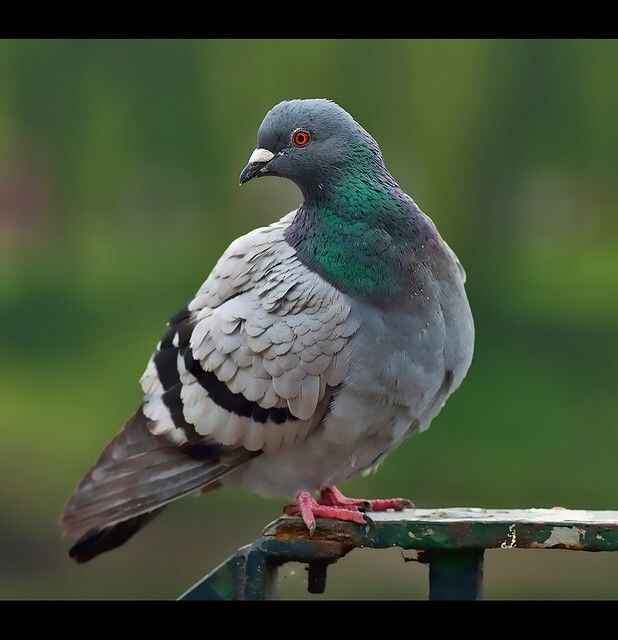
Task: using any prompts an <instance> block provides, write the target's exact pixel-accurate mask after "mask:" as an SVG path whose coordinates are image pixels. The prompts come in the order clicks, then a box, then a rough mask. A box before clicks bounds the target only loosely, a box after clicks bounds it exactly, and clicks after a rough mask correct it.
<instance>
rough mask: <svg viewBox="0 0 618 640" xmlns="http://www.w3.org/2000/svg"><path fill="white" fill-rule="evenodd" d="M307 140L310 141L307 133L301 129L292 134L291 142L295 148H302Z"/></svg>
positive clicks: (306, 143)
mask: <svg viewBox="0 0 618 640" xmlns="http://www.w3.org/2000/svg"><path fill="white" fill-rule="evenodd" d="M309 140H311V136H310V135H309V132H307V131H303V130H302V129H298V131H294V133H293V134H292V142H293V143H294V144H295V145H296V146H297V147H304V146H306V145H308V144H309Z"/></svg>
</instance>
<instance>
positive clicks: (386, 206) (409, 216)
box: [286, 171, 416, 298]
mask: <svg viewBox="0 0 618 640" xmlns="http://www.w3.org/2000/svg"><path fill="white" fill-rule="evenodd" d="M415 208H416V207H415V205H414V203H413V201H412V200H411V198H409V197H408V196H407V195H405V194H404V193H403V192H402V191H401V189H400V188H399V186H398V185H397V183H396V182H395V181H394V180H393V178H392V177H391V176H390V175H389V174H388V173H387V172H386V171H384V172H380V173H379V174H377V175H370V174H369V173H368V172H346V173H344V174H343V175H342V176H341V177H339V179H336V180H335V181H333V183H332V184H328V183H325V184H320V185H319V188H318V189H316V190H315V191H314V192H313V193H312V194H311V197H309V198H306V200H305V202H304V203H303V205H302V207H301V208H300V209H299V211H298V213H297V215H296V218H295V220H294V222H293V223H292V225H290V227H289V229H288V231H287V235H286V237H287V239H288V241H289V242H290V244H292V246H294V247H295V248H296V251H297V254H298V256H299V258H300V259H301V260H302V261H303V262H304V263H305V264H306V265H307V266H308V267H309V268H311V269H313V270H314V271H317V272H318V273H320V275H322V277H324V278H325V279H326V280H328V281H329V282H330V283H331V284H333V285H334V286H336V287H337V288H339V289H341V290H342V291H344V292H346V293H349V294H352V295H355V296H360V297H367V298H387V297H393V296H398V295H399V294H402V293H403V292H404V287H405V283H406V282H407V277H406V269H405V265H406V264H408V262H409V261H408V260H406V256H407V255H408V254H409V252H410V250H411V244H413V242H414V238H415V235H416V223H415V216H414V210H415Z"/></svg>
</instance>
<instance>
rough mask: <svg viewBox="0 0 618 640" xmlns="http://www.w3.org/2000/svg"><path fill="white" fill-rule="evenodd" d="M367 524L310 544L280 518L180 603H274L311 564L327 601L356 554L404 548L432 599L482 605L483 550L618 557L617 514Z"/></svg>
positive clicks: (456, 511)
mask: <svg viewBox="0 0 618 640" xmlns="http://www.w3.org/2000/svg"><path fill="white" fill-rule="evenodd" d="M369 518H370V519H369ZM368 520H369V522H368V524H367V525H364V526H363V525H358V524H353V523H348V522H339V521H334V520H318V527H317V529H316V531H315V532H314V534H313V536H309V534H308V532H307V529H306V527H305V526H304V524H303V522H302V521H301V520H300V519H299V518H291V517H282V518H279V519H278V520H275V521H274V522H272V523H271V524H270V525H268V526H267V527H266V529H265V530H264V532H263V534H262V536H261V537H260V538H258V539H257V540H256V541H255V542H254V543H253V544H250V545H247V546H245V547H242V548H240V549H239V550H238V551H237V552H236V553H235V554H234V555H233V556H232V557H230V558H229V559H228V560H226V561H225V562H224V563H223V564H221V565H220V566H218V567H217V568H216V569H214V570H213V571H211V572H210V573H209V574H208V575H207V576H205V577H204V578H203V579H202V580H200V581H199V582H198V583H197V584H195V585H194V586H192V587H191V588H190V589H189V590H188V591H186V592H185V593H184V594H183V595H182V596H180V598H179V599H181V600H264V599H272V598H275V597H276V584H277V570H278V568H279V567H280V566H281V565H283V564H285V563H286V562H301V563H305V564H307V565H308V591H309V592H310V593H324V591H325V588H326V572H327V567H328V566H329V565H330V564H333V563H334V562H337V561H338V560H339V559H341V558H342V557H344V556H345V555H347V554H348V553H349V552H350V551H352V550H353V549H356V548H370V549H387V548H392V547H399V548H400V549H404V550H406V549H409V550H416V551H418V552H419V553H418V557H417V558H412V560H417V561H419V562H423V563H427V564H429V599H431V600H477V599H480V598H481V594H482V586H483V558H484V554H485V549H505V550H506V549H569V550H572V551H618V511H574V510H568V509H562V508H559V507H555V508H553V509H510V510H499V509H476V508H452V509H407V510H405V511H400V512H387V513H370V514H368Z"/></svg>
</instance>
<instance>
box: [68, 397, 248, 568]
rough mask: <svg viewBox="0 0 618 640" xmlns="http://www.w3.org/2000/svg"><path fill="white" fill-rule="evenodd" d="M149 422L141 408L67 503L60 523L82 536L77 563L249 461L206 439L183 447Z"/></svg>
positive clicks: (72, 535) (70, 532)
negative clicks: (153, 430)
mask: <svg viewBox="0 0 618 640" xmlns="http://www.w3.org/2000/svg"><path fill="white" fill-rule="evenodd" d="M149 423H150V421H149V420H148V418H146V417H145V416H144V414H143V412H142V408H141V407H140V409H139V410H138V411H137V412H136V413H135V415H134V416H133V417H132V418H130V419H129V421H128V422H127V424H126V425H125V427H124V429H123V430H122V431H121V432H120V433H119V434H118V435H117V436H116V437H115V438H114V439H113V440H112V441H111V442H110V443H109V445H108V446H107V447H106V448H105V450H104V451H103V453H102V454H101V456H100V457H99V459H98V460H97V462H96V464H95V465H94V467H92V469H90V471H89V472H88V473H87V474H86V475H85V476H84V478H83V480H82V481H81V482H80V484H79V486H78V487H77V489H76V490H75V493H74V494H73V495H72V496H71V498H70V499H69V501H68V502H67V504H66V506H65V509H64V513H63V515H62V520H61V524H62V527H63V530H64V533H65V535H67V536H69V537H70V538H73V539H77V542H76V543H75V544H74V546H73V547H72V548H71V550H70V551H69V555H70V556H71V557H72V558H74V559H75V560H76V561H77V562H87V561H88V560H91V559H92V558H94V557H95V556H97V555H99V554H100V553H103V552H104V551H109V550H111V549H115V548H116V547H119V546H120V545H122V544H124V543H125V542H126V541H127V540H129V539H130V538H131V537H132V536H133V535H135V533H137V532H138V531H139V530H140V529H141V528H142V527H144V526H145V525H146V524H147V523H148V522H150V520H152V519H153V518H154V517H155V516H156V515H157V514H158V513H160V511H161V510H162V509H163V507H164V506H165V505H166V504H168V503H170V502H172V501H173V500H176V499H177V498H180V497H182V496H185V495H187V494H189V493H192V492H193V491H196V490H198V489H201V488H203V487H206V486H208V485H216V481H217V480H219V479H220V478H222V477H223V476H224V475H227V473H229V472H230V471H232V470H233V469H234V468H236V467H237V466H238V465H239V464H242V463H243V462H245V461H246V460H247V454H248V452H246V451H242V450H235V451H230V450H229V448H228V447H222V446H221V445H219V444H216V443H211V442H208V440H206V439H202V440H200V441H198V442H196V443H187V444H185V445H183V446H181V447H179V446H178V445H177V444H175V443H173V442H171V441H170V440H168V439H167V438H164V437H161V436H155V435H153V434H152V433H151V432H150V430H149V428H148V425H149ZM249 455H250V454H249Z"/></svg>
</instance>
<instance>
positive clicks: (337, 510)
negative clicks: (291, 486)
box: [283, 491, 367, 535]
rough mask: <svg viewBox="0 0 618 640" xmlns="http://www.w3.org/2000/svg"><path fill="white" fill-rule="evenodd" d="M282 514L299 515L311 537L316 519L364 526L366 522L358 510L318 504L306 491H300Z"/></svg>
mask: <svg viewBox="0 0 618 640" xmlns="http://www.w3.org/2000/svg"><path fill="white" fill-rule="evenodd" d="M283 512H284V513H285V514H287V515H289V516H298V515H300V516H301V518H302V519H303V522H304V523H305V525H306V526H307V529H308V530H309V535H313V532H314V531H315V528H316V522H315V519H316V518H327V519H329V520H344V521H346V522H356V523H357V524H366V522H367V521H366V519H365V517H364V516H363V514H362V513H361V512H360V511H359V510H358V508H356V507H343V506H339V507H334V506H328V505H323V504H320V503H318V502H317V501H316V499H315V498H314V497H313V496H312V495H311V494H310V493H309V492H308V491H301V492H300V493H299V494H298V496H297V497H296V503H295V504H289V505H287V506H286V507H284V509H283Z"/></svg>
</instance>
